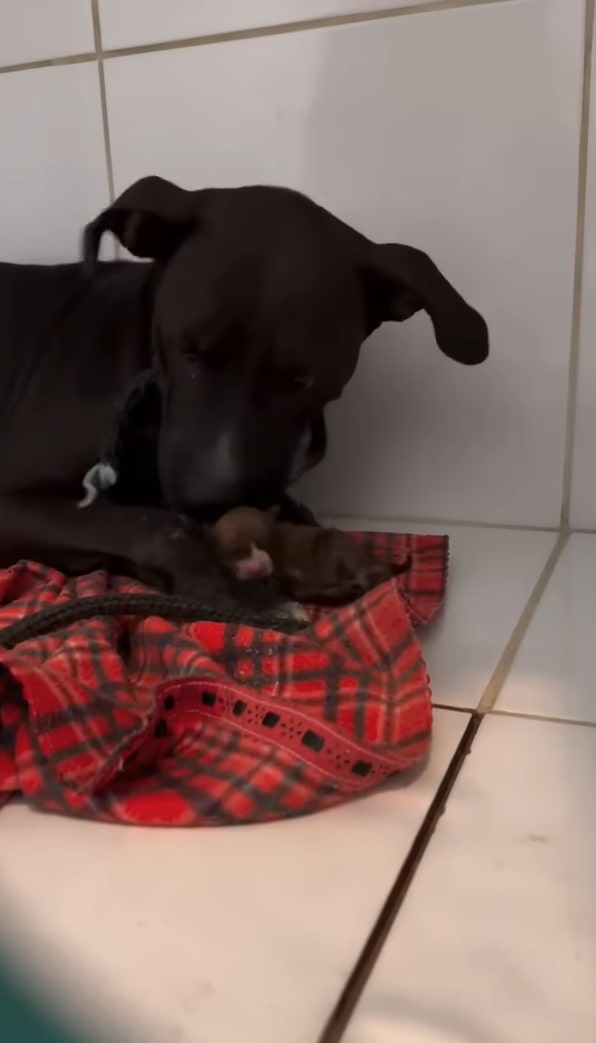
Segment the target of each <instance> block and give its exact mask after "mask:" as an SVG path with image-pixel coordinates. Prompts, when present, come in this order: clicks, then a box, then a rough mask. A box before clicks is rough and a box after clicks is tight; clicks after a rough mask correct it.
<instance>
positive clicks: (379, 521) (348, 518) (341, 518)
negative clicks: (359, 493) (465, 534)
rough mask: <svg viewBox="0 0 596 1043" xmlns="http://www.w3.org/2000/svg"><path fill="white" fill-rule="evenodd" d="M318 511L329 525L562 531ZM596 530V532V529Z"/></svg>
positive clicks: (549, 528) (512, 525) (465, 521)
mask: <svg viewBox="0 0 596 1043" xmlns="http://www.w3.org/2000/svg"><path fill="white" fill-rule="evenodd" d="M316 513H317V517H318V518H319V519H320V520H321V521H323V522H325V524H329V525H333V524H335V523H336V522H341V523H342V524H345V523H346V522H353V523H354V524H360V523H361V522H362V523H364V524H366V523H367V522H373V523H374V524H375V525H441V526H445V527H458V526H459V527H461V528H467V529H495V530H497V531H499V532H507V531H511V532H546V533H551V534H552V535H553V536H558V535H559V533H560V532H561V529H560V527H559V526H558V525H520V524H514V523H508V522H479V521H470V520H468V519H466V518H421V517H413V516H412V517H408V518H403V517H399V518H388V517H379V516H378V515H374V514H372V515H364V516H363V515H362V514H326V513H325V512H324V511H321V512H320V514H319V512H318V511H317V512H316ZM594 532H596V529H595V530H594Z"/></svg>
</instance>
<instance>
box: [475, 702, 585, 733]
mask: <svg viewBox="0 0 596 1043" xmlns="http://www.w3.org/2000/svg"><path fill="white" fill-rule="evenodd" d="M486 716H487V717H511V718H513V720H514V721H536V722H537V723H539V722H542V723H543V724H565V725H569V726H570V727H572V728H596V721H580V720H576V719H575V718H573V717H553V716H551V715H549V714H538V713H523V712H522V711H521V710H501V709H499V708H498V707H496V708H495V709H494V710H489V711H488V713H487V714H486Z"/></svg>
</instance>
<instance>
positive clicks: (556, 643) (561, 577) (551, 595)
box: [497, 534, 596, 724]
mask: <svg viewBox="0 0 596 1043" xmlns="http://www.w3.org/2000/svg"><path fill="white" fill-rule="evenodd" d="M595 631H596V536H587V535H585V536H584V535H579V534H576V535H573V536H571V538H570V540H569V543H568V544H567V546H566V547H565V549H564V551H563V554H562V556H561V558H560V560H559V563H558V565H557V567H556V569H555V571H554V573H553V576H552V578H551V580H550V583H549V585H548V587H547V590H546V592H545V594H544V596H543V598H542V600H541V602H540V605H539V606H538V608H537V610H536V614H535V616H534V619H533V621H532V624H531V626H530V629H529V630H528V633H527V634H526V637H525V640H524V642H523V644H522V646H521V648H520V650H519V652H518V654H517V657H516V659H515V662H514V663H513V666H512V668H511V671H510V673H509V676H508V678H507V681H506V683H505V685H504V687H503V690H502V692H501V695H500V696H499V699H498V702H497V707H498V709H500V710H510V711H514V712H517V713H530V714H537V715H538V716H541V717H562V718H567V719H570V720H576V721H590V722H592V723H594V724H596V675H595V672H594V657H593V650H594V640H595V636H596V633H595Z"/></svg>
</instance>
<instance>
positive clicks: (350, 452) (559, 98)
mask: <svg viewBox="0 0 596 1043" xmlns="http://www.w3.org/2000/svg"><path fill="white" fill-rule="evenodd" d="M582 15H583V3H582V0H519V2H516V3H502V4H501V3H499V4H489V5H483V6H481V7H468V8H465V9H460V10H453V11H448V12H439V13H437V12H435V13H432V14H425V15H424V16H422V15H421V16H417V15H412V16H410V17H397V18H395V19H390V20H389V21H383V22H377V23H367V24H362V25H358V26H351V27H341V28H333V29H326V30H315V31H308V32H302V33H292V34H290V35H285V36H281V37H267V38H262V39H253V40H243V41H240V42H231V43H224V44H218V45H213V46H208V47H198V48H193V49H189V50H184V51H180V52H164V53H159V54H148V55H142V56H135V57H128V58H118V59H112V60H110V61H108V62H107V63H106V78H107V92H108V102H109V109H110V126H111V133H112V151H113V157H114V170H115V179H116V188H117V190H120V189H122V188H123V187H125V186H126V185H127V184H128V183H129V182H130V181H132V180H134V179H135V178H136V177H138V176H140V175H142V174H146V173H148V172H151V171H153V172H156V173H160V174H163V175H165V176H169V177H171V178H173V179H174V180H179V181H180V182H181V183H182V184H184V185H186V186H189V187H190V186H193V187H194V186H200V185H203V184H235V183H242V182H251V181H272V182H281V183H286V184H290V185H294V186H296V187H299V188H302V189H303V190H305V191H306V192H308V193H309V194H311V195H313V196H314V197H316V198H317V199H318V200H319V201H320V202H321V203H323V204H324V205H327V206H329V207H331V208H332V209H334V210H335V211H336V212H337V213H339V214H340V215H341V216H342V217H344V218H346V219H347V220H348V221H351V222H352V223H353V224H355V225H356V226H357V227H359V228H361V229H362V230H363V231H365V232H367V233H369V234H370V235H372V236H375V237H377V238H379V239H391V238H395V239H398V240H402V241H406V242H411V243H413V244H415V245H418V246H421V247H423V248H426V249H427V250H428V251H429V252H430V253H431V254H432V255H433V256H434V258H435V259H436V261H437V262H438V263H439V264H440V265H441V266H442V267H443V269H444V270H445V272H446V274H447V275H448V276H450V277H451V278H452V279H453V281H454V282H455V283H456V285H457V286H458V287H459V288H460V289H461V291H462V292H463V293H464V294H465V295H467V296H468V297H469V298H470V299H471V300H473V301H474V302H475V303H476V304H477V305H478V307H479V308H481V309H482V310H483V311H484V312H485V313H486V315H487V317H488V320H489V323H490V326H491V331H492V348H493V351H492V358H491V359H490V361H489V362H488V363H487V364H486V365H484V366H483V367H481V368H479V369H477V370H476V369H473V370H466V369H464V368H461V367H458V366H457V365H456V364H454V363H452V362H450V361H449V360H447V359H445V358H443V357H442V356H441V355H440V354H439V352H438V350H437V349H436V347H435V346H434V343H433V339H432V333H431V329H430V324H429V323H428V321H426V320H425V319H424V318H417V319H416V320H414V321H412V322H410V323H409V324H407V325H405V326H401V327H394V328H389V327H386V328H385V329H384V330H383V331H381V333H380V334H378V335H377V336H375V338H374V339H373V340H372V342H371V343H370V344H368V345H367V347H366V348H365V350H364V352H363V357H362V361H361V365H360V368H359V371H358V374H357V376H356V378H355V380H354V381H353V383H352V385H351V387H350V388H349V390H348V391H347V393H346V394H345V397H344V399H343V400H342V402H341V403H339V404H338V405H337V406H335V407H334V408H333V409H332V410H331V411H330V419H331V451H330V454H329V457H328V460H327V462H326V463H325V464H324V465H323V466H322V467H321V468H320V469H319V471H318V473H317V474H316V475H315V477H314V478H313V480H312V481H309V482H308V483H307V484H306V486H305V487H304V488H306V490H307V494H308V497H309V499H310V500H311V502H313V503H314V505H315V506H316V507H317V508H319V509H320V510H323V511H325V512H326V513H343V514H352V515H354V514H358V515H366V516H369V517H374V516H383V517H387V516H404V515H408V516H416V515H418V516H419V517H433V516H434V517H452V518H458V519H466V520H472V521H489V522H490V521H492V522H501V523H509V522H512V523H521V524H542V525H553V526H555V525H557V524H558V520H559V512H560V496H561V482H562V463H563V441H564V439H563V436H564V425H565V407H566V397H567V369H568V357H569V354H568V353H569V334H570V315H571V298H572V278H573V252H574V231H575V205H576V203H575V201H576V189H577V151H578V149H577V143H578V133H579V113H580V87H581V52H582ZM249 87H250V89H248V88H249Z"/></svg>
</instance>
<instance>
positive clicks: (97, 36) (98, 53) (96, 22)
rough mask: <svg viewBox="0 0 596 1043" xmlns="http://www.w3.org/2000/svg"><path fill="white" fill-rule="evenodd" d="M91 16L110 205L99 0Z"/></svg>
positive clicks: (111, 174)
mask: <svg viewBox="0 0 596 1043" xmlns="http://www.w3.org/2000/svg"><path fill="white" fill-rule="evenodd" d="M91 15H92V18H93V39H94V42H95V57H96V58H97V75H98V76H99V98H100V104H101V123H102V129H103V144H104V153H105V160H106V174H107V180H108V197H109V201H110V203H113V202H114V198H115V196H114V167H113V164H112V145H111V141H110V120H109V116H108V100H107V96H106V76H105V69H104V60H103V52H102V49H101V20H100V15H99V0H91Z"/></svg>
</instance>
